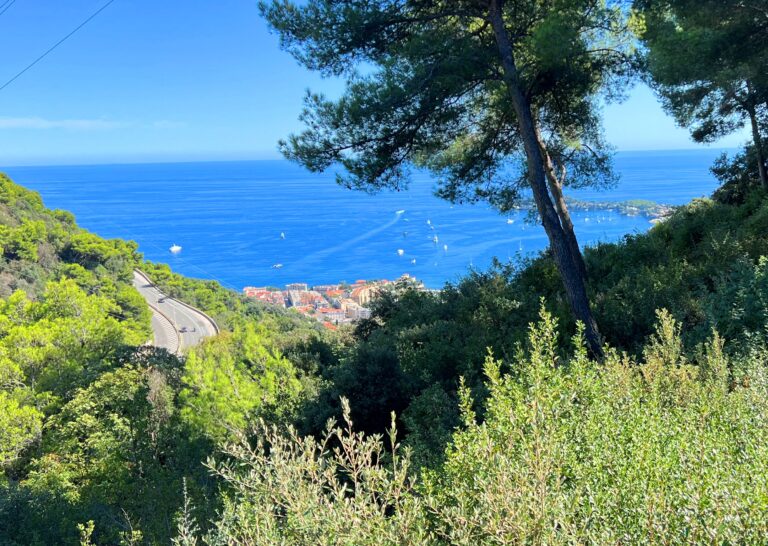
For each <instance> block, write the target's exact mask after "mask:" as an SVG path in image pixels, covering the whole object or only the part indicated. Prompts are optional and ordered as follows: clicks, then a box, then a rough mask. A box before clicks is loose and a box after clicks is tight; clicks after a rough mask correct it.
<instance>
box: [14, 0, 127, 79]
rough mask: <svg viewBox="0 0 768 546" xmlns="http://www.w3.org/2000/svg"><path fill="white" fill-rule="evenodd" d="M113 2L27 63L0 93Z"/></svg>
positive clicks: (107, 3)
mask: <svg viewBox="0 0 768 546" xmlns="http://www.w3.org/2000/svg"><path fill="white" fill-rule="evenodd" d="M15 1H16V0H11V3H13V2H15ZM115 1H116V0H108V1H107V2H106V3H105V4H104V5H102V6H101V7H100V8H99V9H97V10H96V11H94V12H93V13H92V14H91V15H89V16H88V18H86V19H85V20H84V21H83V22H82V23H80V24H79V25H77V26H76V27H75V28H74V30H72V31H71V32H70V33H69V34H67V35H66V36H64V37H63V38H62V39H61V40H59V41H58V42H56V43H55V44H53V45H52V46H51V47H49V48H48V49H47V50H46V51H45V52H44V53H43V54H42V55H40V56H39V57H38V58H37V59H35V60H34V61H32V62H31V63H29V64H28V65H27V66H26V67H25V68H23V69H22V70H21V71H19V72H18V73H17V74H16V75H15V76H13V77H12V78H11V79H10V80H8V81H7V82H5V83H4V84H3V85H2V86H0V91H2V90H3V89H5V88H6V87H8V86H9V85H11V84H12V83H13V82H15V81H16V80H17V79H19V78H20V77H21V76H22V75H23V74H25V73H26V72H27V71H28V70H29V69H30V68H32V67H33V66H35V65H36V64H37V63H39V62H40V61H42V60H43V59H45V58H46V57H47V56H48V55H50V54H51V52H53V50H55V49H56V48H57V47H59V46H60V45H61V44H63V43H64V42H66V41H67V40H69V39H70V38H71V37H72V36H74V35H75V34H77V32H78V31H79V30H80V29H81V28H83V27H84V26H85V25H87V24H88V23H90V22H91V21H92V20H93V19H95V18H96V17H97V16H98V15H99V14H100V13H101V12H102V11H104V10H105V9H107V8H108V7H109V6H110V5H111V4H113V3H114V2H115ZM8 7H10V6H8ZM6 9H8V8H6ZM3 13H5V12H4V11H3V12H0V15H2V14H3Z"/></svg>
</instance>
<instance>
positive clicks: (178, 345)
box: [133, 270, 219, 354]
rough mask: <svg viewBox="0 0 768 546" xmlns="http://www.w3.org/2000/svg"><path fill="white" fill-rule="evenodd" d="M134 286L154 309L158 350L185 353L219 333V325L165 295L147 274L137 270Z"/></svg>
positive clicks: (134, 273) (154, 343)
mask: <svg viewBox="0 0 768 546" xmlns="http://www.w3.org/2000/svg"><path fill="white" fill-rule="evenodd" d="M133 286H134V287H136V290H138V291H139V294H141V295H142V296H143V297H144V299H145V300H146V301H147V304H149V308H150V309H151V310H152V332H153V333H154V342H153V345H154V346H155V347H161V348H163V349H167V350H168V351H170V352H172V353H177V354H179V353H181V352H182V351H183V350H184V349H186V348H188V347H194V346H195V345H197V344H198V343H200V342H201V341H203V339H205V338H206V337H211V336H215V335H216V334H218V333H219V327H218V326H217V325H216V322H214V320H213V319H212V318H211V317H209V316H208V315H206V314H204V313H203V312H201V311H198V310H197V309H195V308H193V307H191V306H189V305H186V304H184V303H182V302H180V301H178V300H175V299H173V298H171V297H168V296H166V295H165V294H163V293H162V292H161V291H160V290H159V289H158V288H157V287H155V285H154V284H152V281H150V280H149V277H147V276H146V275H145V274H144V273H142V272H141V271H139V270H134V271H133Z"/></svg>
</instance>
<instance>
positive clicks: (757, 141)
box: [747, 105, 768, 190]
mask: <svg viewBox="0 0 768 546" xmlns="http://www.w3.org/2000/svg"><path fill="white" fill-rule="evenodd" d="M747 114H749V122H750V125H751V126H752V141H753V142H754V145H755V153H756V154H757V172H758V173H759V175H760V184H762V185H763V188H765V189H767V190H768V173H766V169H765V153H764V150H763V139H762V137H761V136H760V126H759V125H758V122H757V111H756V110H755V107H754V106H752V105H750V106H748V107H747Z"/></svg>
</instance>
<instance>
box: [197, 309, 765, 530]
mask: <svg viewBox="0 0 768 546" xmlns="http://www.w3.org/2000/svg"><path fill="white" fill-rule="evenodd" d="M557 336H558V333H557V324H556V321H555V320H554V319H553V318H552V317H551V316H550V315H549V314H547V313H546V312H542V315H541V319H540V322H539V323H538V324H537V325H535V326H531V328H530V331H529V342H528V348H527V350H525V351H524V350H522V349H521V350H520V351H519V353H518V356H517V358H516V360H517V363H516V365H515V366H513V367H512V369H513V370H514V374H513V375H502V374H501V372H500V364H499V362H497V361H496V360H495V359H494V358H493V357H492V356H489V357H488V358H487V360H486V365H485V371H486V375H487V386H488V389H489V391H490V396H489V398H488V400H487V402H486V408H485V419H484V420H483V422H478V421H477V419H476V418H475V415H474V414H473V412H472V409H471V408H472V401H471V400H470V398H469V394H468V391H466V390H465V391H464V393H463V396H462V420H463V425H462V427H460V428H459V430H457V431H456V432H455V433H454V435H453V439H452V441H451V443H450V444H449V446H448V449H447V454H446V461H445V463H444V464H443V465H441V466H440V467H439V468H437V469H435V470H425V471H423V472H422V473H421V474H420V475H419V477H418V478H416V477H415V476H417V475H418V473H416V472H414V469H413V468H411V465H410V455H409V452H408V450H407V449H406V450H403V451H401V450H399V449H398V448H397V445H396V443H395V439H394V438H392V439H391V442H392V444H391V446H390V447H389V449H387V448H385V442H384V441H383V439H382V437H380V436H364V435H362V434H360V433H357V432H355V431H354V430H353V429H352V424H351V422H350V421H349V419H348V418H347V424H346V427H344V428H335V429H334V428H332V429H330V430H329V432H328V435H327V436H326V437H325V438H324V439H321V440H316V439H314V438H301V437H299V436H298V435H297V434H295V432H293V431H289V432H288V433H287V434H282V433H280V432H279V431H278V430H277V429H275V428H269V427H261V428H260V429H259V430H258V431H257V432H258V437H259V438H260V440H259V443H258V444H257V445H256V446H255V447H253V446H252V445H251V444H249V443H248V442H247V441H246V440H245V439H243V440H241V441H240V442H236V443H234V444H231V445H230V446H229V447H228V448H227V449H226V457H225V458H223V459H222V460H221V461H220V462H217V463H216V462H211V463H210V464H211V467H212V469H213V471H214V472H215V473H216V474H218V475H219V476H220V477H222V478H223V479H224V481H225V482H226V483H227V484H228V486H229V488H230V493H229V496H228V498H227V501H226V502H225V508H224V510H223V512H222V513H221V515H220V518H219V520H218V522H217V524H216V528H215V530H214V531H213V532H212V533H211V534H209V535H208V536H207V537H205V542H206V543H208V544H350V545H351V544H355V545H360V544H466V545H470V544H473V545H474V544H523V543H525V544H637V543H649V544H662V543H663V544H693V543H711V544H734V543H739V544H756V543H762V542H763V541H764V538H765V536H768V377H767V376H766V372H765V370H764V367H763V364H762V362H763V361H764V360H765V356H766V352H765V350H763V349H753V350H752V352H751V353H750V354H748V355H746V356H744V357H742V358H739V359H738V361H733V362H729V361H728V357H727V356H726V355H725V353H724V351H723V342H722V340H721V339H720V337H719V336H717V335H716V334H714V335H713V337H712V338H711V339H710V341H709V342H708V343H707V344H706V345H703V346H701V347H700V348H699V350H698V351H697V352H696V354H695V355H690V356H686V355H685V353H684V351H683V348H682V344H681V342H680V327H679V325H678V324H677V323H675V321H674V320H673V319H672V318H671V316H670V315H669V314H668V313H666V312H665V311H662V312H659V313H658V323H657V327H656V333H655V334H654V335H653V336H652V337H651V338H650V339H649V340H648V342H647V344H646V346H645V350H644V353H643V359H642V362H639V363H635V362H633V361H632V360H631V359H630V358H629V357H627V356H625V355H623V354H620V353H618V352H616V351H612V352H609V353H608V356H607V359H606V361H605V362H604V363H603V364H597V363H595V362H592V361H591V360H590V359H589V358H588V357H587V354H586V352H585V350H584V349H583V339H582V338H581V337H580V336H576V338H575V339H574V352H573V354H572V355H571V356H570V357H567V358H565V357H563V356H562V355H560V354H559V352H558V349H557V347H558V344H557ZM345 414H346V415H348V411H346V412H345ZM393 435H394V432H393ZM190 525H191V524H190V522H189V520H188V519H187V520H185V525H183V526H182V536H185V540H186V541H190V540H191V539H190V537H189V533H186V532H185V531H184V529H185V528H188V527H189V526H190Z"/></svg>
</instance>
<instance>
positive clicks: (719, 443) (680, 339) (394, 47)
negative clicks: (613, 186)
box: [0, 0, 768, 546]
mask: <svg viewBox="0 0 768 546" xmlns="http://www.w3.org/2000/svg"><path fill="white" fill-rule="evenodd" d="M261 9H262V13H263V14H264V16H265V18H266V19H267V21H268V22H269V23H270V24H271V25H272V27H273V28H274V30H275V31H276V32H277V33H278V34H279V36H280V39H281V41H282V45H283V46H284V48H285V49H286V50H288V51H289V52H290V53H291V54H293V55H294V57H295V58H296V59H297V61H298V62H300V63H301V64H303V65H304V66H305V67H307V68H309V69H312V70H318V71H320V72H322V73H324V74H333V75H336V76H339V77H342V78H344V79H345V80H346V83H347V86H346V90H345V93H344V94H343V96H342V97H341V98H339V99H337V100H330V99H328V98H326V97H322V96H320V95H312V94H310V95H308V98H307V105H306V110H305V112H304V114H303V116H302V120H303V121H304V122H305V124H306V127H305V130H303V131H302V132H300V133H298V134H297V135H293V136H292V137H290V138H289V139H288V140H286V141H285V142H283V143H282V150H283V152H284V153H285V154H286V156H287V157H288V158H289V159H292V160H295V161H297V162H299V163H301V164H303V165H304V166H305V167H307V168H308V169H310V170H315V171H317V170H324V169H326V168H332V167H334V166H337V165H341V166H342V167H343V169H344V171H343V173H341V175H340V179H339V180H340V182H341V183H343V184H345V185H347V186H349V187H351V188H356V189H364V190H369V191H375V190H377V189H382V188H396V189H402V188H404V187H405V186H406V185H407V183H408V174H409V172H410V168H411V167H412V166H413V165H417V166H419V167H423V168H427V169H429V170H431V171H432V173H433V174H434V175H435V177H436V179H437V180H438V186H437V192H438V194H439V195H440V196H441V197H444V198H446V199H448V200H450V201H453V202H457V203H461V202H476V201H485V202H487V203H489V204H490V205H492V206H494V207H496V208H498V209H499V210H500V211H505V210H508V209H509V208H510V207H514V206H517V205H519V204H520V202H521V201H522V200H525V199H530V196H532V202H533V204H534V205H535V211H534V213H533V214H532V217H533V219H534V220H535V221H539V222H541V224H542V225H543V227H544V229H545V231H546V233H547V236H548V238H549V241H550V249H549V250H548V251H546V252H543V253H541V254H540V255H538V256H533V257H530V258H529V259H527V260H525V261H524V262H523V263H497V264H495V265H494V267H492V268H491V269H489V270H488V271H470V272H468V273H467V275H466V277H464V278H463V279H461V280H460V281H458V282H456V283H450V284H447V285H446V286H445V287H444V288H443V289H442V290H441V291H439V292H437V293H425V292H418V291H415V290H413V289H412V288H410V287H409V286H407V285H394V286H393V287H392V288H391V289H390V290H388V291H385V292H383V293H382V294H380V295H379V297H378V299H377V300H376V302H375V303H374V306H373V313H372V317H371V318H370V319H368V320H364V321H362V322H360V323H358V324H357V325H356V326H355V327H354V328H350V329H343V328H342V329H340V330H338V331H336V332H328V331H326V330H324V329H322V328H321V327H320V326H319V325H318V324H317V323H316V322H314V321H307V320H305V319H302V318H301V317H300V316H299V315H297V314H293V313H288V312H285V311H279V310H275V309H271V308H268V307H265V306H262V305H260V304H257V303H254V302H251V301H248V300H246V299H244V298H242V297H241V296H239V295H238V294H235V293H233V292H230V291H228V290H225V289H223V288H222V287H221V286H219V285H218V284H217V283H215V282H211V281H200V280H195V279H189V278H185V277H182V276H180V275H177V274H175V273H174V272H172V271H171V270H170V269H169V268H168V267H167V266H164V265H160V264H153V263H148V262H146V261H145V260H144V259H143V257H142V256H141V254H140V253H139V252H138V248H137V246H136V244H135V243H132V242H127V241H120V240H104V239H102V238H100V237H98V236H96V235H94V234H91V233H88V232H87V231H85V230H83V229H80V228H79V227H77V225H76V223H75V219H74V218H73V217H72V215H71V214H69V213H67V212H64V211H51V210H48V209H46V208H45V207H44V205H43V203H42V201H41V199H40V197H39V196H38V195H37V194H35V193H33V192H30V191H27V190H25V189H24V188H21V187H19V186H18V185H16V184H14V183H13V182H12V181H11V180H9V179H8V178H7V177H5V176H0V253H1V255H2V256H1V259H0V471H2V475H1V476H0V545H2V546H20V545H49V544H81V545H88V544H98V545H111V544H171V543H173V544H182V545H193V544H211V545H223V544H248V545H251V544H253V545H256V544H264V545H268V544H296V545H315V544H328V545H336V544H348V545H366V544H367V545H374V544H375V545H380V544H391V545H403V544H413V545H416V544H434V545H447V544H463V545H475V544H640V543H642V544H646V543H647V544H680V545H683V544H762V543H764V542H765V537H766V536H768V369H767V368H766V362H768V190H767V188H768V184H767V183H766V181H767V180H768V175H766V160H765V157H766V155H765V154H766V150H765V145H764V138H763V136H764V134H765V132H766V128H767V127H768V80H766V79H765V74H768V66H766V59H768V55H766V52H768V9H766V8H765V7H764V6H763V4H762V3H761V2H742V1H739V0H717V1H715V0H712V1H697V2H694V1H692V0H654V1H650V0H649V1H645V0H636V1H635V2H633V3H632V6H631V7H630V6H629V5H628V3H626V2H603V1H598V0H541V1H539V0H536V1H533V0H507V1H502V0H488V1H480V2H475V1H460V2H449V3H445V2H442V3H441V2H438V3H434V2H418V1H392V2H346V1H339V2H335V1H314V0H313V1H309V2H300V3H293V2H282V1H281V2H262V3H261ZM742 46H743V47H742ZM747 46H748V47H747ZM639 78H642V79H644V80H645V81H646V82H647V83H649V84H650V85H651V86H652V87H653V88H654V90H655V91H656V93H657V95H658V96H659V98H660V99H661V101H662V104H663V105H664V107H665V108H666V109H667V111H668V112H669V113H670V114H671V115H673V116H674V117H675V119H676V120H677V121H678V123H679V124H680V125H682V126H684V127H686V128H689V129H690V131H691V135H692V137H693V138H694V139H695V140H697V141H701V142H711V141H714V140H716V139H717V138H719V137H720V136H723V135H725V134H729V133H732V132H734V131H737V130H740V129H742V128H747V130H748V131H749V134H750V135H751V138H750V142H749V143H748V144H747V145H746V146H745V147H744V149H743V150H741V151H740V152H739V153H737V154H735V155H734V154H732V155H731V156H724V157H723V158H721V159H720V160H718V161H717V163H716V164H715V165H713V166H712V171H713V173H714V174H715V176H717V178H718V179H719V180H720V182H721V186H720V188H719V189H718V190H717V191H716V192H715V194H714V195H712V196H711V197H710V198H706V199H699V200H696V201H694V202H692V203H689V204H688V205H685V206H682V207H679V208H678V209H677V210H675V211H674V212H673V213H672V214H671V215H670V216H669V217H667V218H666V219H664V221H662V222H660V223H658V224H657V225H655V226H653V227H652V228H651V229H650V230H649V231H648V232H647V233H643V234H635V235H629V236H627V237H625V238H624V239H622V240H621V241H618V242H614V243H602V244H599V245H597V246H595V247H588V248H582V247H580V246H579V245H578V241H577V239H576V237H577V233H576V232H575V230H574V227H573V224H572V222H571V220H570V216H569V213H568V206H567V203H568V202H567V200H566V198H565V193H566V192H567V190H568V188H572V187H583V186H585V185H593V186H604V185H608V184H610V182H611V180H613V178H614V173H613V172H612V170H611V161H610V156H611V150H610V146H609V144H608V143H606V142H604V139H603V137H602V133H601V131H600V104H602V102H603V101H606V100H613V99H616V98H617V97H620V96H621V95H622V94H623V93H624V92H625V91H626V89H627V86H628V85H630V84H631V82H632V81H633V80H635V79H639ZM648 197H650V196H648ZM137 267H140V268H141V269H142V270H144V271H146V272H147V273H148V274H149V275H150V276H151V277H152V279H153V280H154V281H155V282H156V283H157V284H158V285H159V286H160V287H161V288H162V289H163V290H164V291H165V292H166V293H168V294H171V295H173V296H175V297H178V298H180V299H182V300H184V301H186V302H188V303H190V304H194V305H196V306H198V307H200V308H201V309H203V310H204V311H206V312H207V313H209V314H211V315H213V316H214V317H215V318H216V319H217V321H218V322H219V323H220V325H221V326H222V327H223V328H222V330H223V331H222V333H221V334H219V335H218V336H216V337H213V338H211V339H208V340H207V341H205V342H203V343H202V344H201V345H199V346H198V347H195V348H192V349H191V350H189V351H188V352H187V353H186V354H184V355H182V356H177V355H172V354H169V353H167V352H165V351H162V350H159V349H155V348H153V347H152V346H151V345H150V344H149V343H148V341H149V339H150V336H151V330H150V313H149V309H148V308H147V306H146V304H145V302H144V300H143V299H142V298H141V297H140V295H139V294H138V292H136V291H135V290H134V288H133V287H132V285H131V283H130V280H131V274H132V270H133V269H134V268H137Z"/></svg>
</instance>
